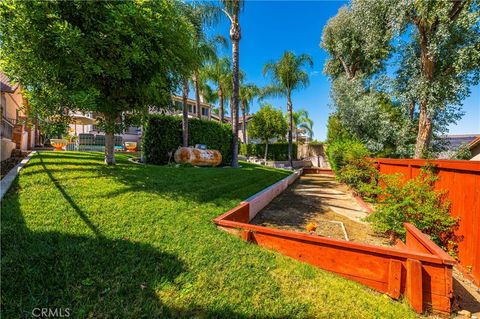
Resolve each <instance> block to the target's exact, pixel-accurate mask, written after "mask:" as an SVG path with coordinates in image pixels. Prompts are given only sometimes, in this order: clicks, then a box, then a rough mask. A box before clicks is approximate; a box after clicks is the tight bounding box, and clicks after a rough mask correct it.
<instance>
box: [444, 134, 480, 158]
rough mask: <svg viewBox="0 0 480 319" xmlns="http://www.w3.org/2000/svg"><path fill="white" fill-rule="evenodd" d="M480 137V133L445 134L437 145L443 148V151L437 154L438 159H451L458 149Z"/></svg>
mask: <svg viewBox="0 0 480 319" xmlns="http://www.w3.org/2000/svg"><path fill="white" fill-rule="evenodd" d="M478 137H480V134H460V135H444V136H441V137H440V138H439V139H438V140H437V141H436V143H437V145H438V146H439V147H441V148H442V149H443V151H441V152H439V153H438V154H437V156H436V157H437V158H438V159H451V158H454V157H455V156H456V154H457V152H458V150H459V149H460V148H461V147H462V146H464V145H469V144H470V143H471V142H473V141H474V140H475V139H477V138H478Z"/></svg>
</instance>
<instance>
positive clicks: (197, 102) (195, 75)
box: [193, 71, 202, 119]
mask: <svg viewBox="0 0 480 319" xmlns="http://www.w3.org/2000/svg"><path fill="white" fill-rule="evenodd" d="M193 85H194V87H195V107H196V108H197V117H198V118H199V119H201V118H202V108H201V106H200V89H199V87H198V72H197V71H195V72H194V73H193Z"/></svg>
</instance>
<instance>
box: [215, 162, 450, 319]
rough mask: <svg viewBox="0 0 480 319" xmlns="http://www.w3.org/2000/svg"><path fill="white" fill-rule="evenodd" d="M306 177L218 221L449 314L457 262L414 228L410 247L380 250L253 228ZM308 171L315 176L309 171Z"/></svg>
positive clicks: (419, 307) (283, 182) (413, 303)
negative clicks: (276, 200)
mask: <svg viewBox="0 0 480 319" xmlns="http://www.w3.org/2000/svg"><path fill="white" fill-rule="evenodd" d="M301 173H302V171H301V170H300V171H297V172H296V173H295V174H292V175H290V176H288V177H287V178H285V179H283V180H281V181H280V182H278V183H276V184H274V185H272V186H270V187H268V188H266V189H265V190H263V191H261V192H259V193H257V194H256V195H254V196H252V197H250V198H249V199H247V200H245V201H243V202H241V203H240V204H239V205H238V206H237V207H235V208H233V209H231V210H229V211H228V212H226V213H224V214H222V215H221V216H219V217H217V218H215V219H214V222H215V223H216V224H217V226H218V227H219V228H221V229H223V230H226V231H228V232H229V233H232V234H234V235H237V236H240V237H241V238H242V239H244V240H246V241H249V242H252V243H255V244H257V245H260V246H263V247H265V248H268V249H273V250H276V251H278V252H281V253H283V254H285V255H287V256H290V257H292V258H295V259H298V260H300V261H303V262H306V263H309V264H311V265H314V266H317V267H319V268H322V269H325V270H328V271H331V272H334V273H337V274H339V275H341V276H343V277H346V278H348V279H351V280H354V281H357V282H359V283H362V284H364V285H366V286H368V287H371V288H373V289H375V290H378V291H380V292H383V293H386V294H388V295H389V296H390V297H392V298H394V299H398V298H399V297H400V296H401V295H402V294H404V295H406V297H407V299H408V301H409V303H410V305H411V306H412V307H413V309H415V311H417V312H419V313H421V312H423V311H426V310H433V311H434V312H438V313H444V314H449V313H450V311H451V308H450V301H451V298H452V294H453V286H452V268H453V265H455V263H456V262H455V260H454V259H453V258H451V257H450V256H449V255H448V254H447V253H445V252H444V251H443V250H442V249H440V248H439V247H438V246H437V245H435V244H434V243H433V242H432V241H431V240H430V239H428V237H427V236H426V235H424V234H423V233H421V232H420V231H419V230H418V229H417V228H415V227H414V226H413V225H411V224H408V223H406V224H405V228H406V231H407V240H406V244H403V243H399V244H398V245H397V246H396V247H381V246H374V245H367V244H361V243H355V242H349V241H345V240H336V239H330V238H325V237H320V236H316V235H310V234H305V233H299V232H293V231H286V230H278V229H272V228H267V227H263V226H257V225H251V224H249V221H250V220H252V219H253V218H254V217H255V215H256V214H257V213H258V212H259V211H260V210H261V209H262V208H263V207H265V206H266V205H267V204H268V203H269V202H270V201H271V200H272V199H273V198H274V197H275V196H276V195H278V194H280V193H281V192H282V191H283V190H284V189H285V188H286V187H287V186H288V185H289V184H291V183H293V181H295V179H296V178H297V177H298V176H299V175H300V174H301ZM309 173H311V172H310V171H309Z"/></svg>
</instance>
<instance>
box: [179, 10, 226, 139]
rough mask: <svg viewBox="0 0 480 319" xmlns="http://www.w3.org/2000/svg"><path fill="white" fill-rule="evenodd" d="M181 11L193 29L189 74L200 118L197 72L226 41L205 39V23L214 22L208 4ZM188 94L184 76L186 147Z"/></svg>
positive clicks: (183, 116)
mask: <svg viewBox="0 0 480 319" xmlns="http://www.w3.org/2000/svg"><path fill="white" fill-rule="evenodd" d="M181 8H182V10H183V12H184V14H185V16H186V17H187V18H188V19H189V21H190V24H191V25H192V28H193V31H194V32H193V36H192V43H191V45H192V47H193V52H194V56H193V59H192V65H191V66H190V67H191V69H190V72H191V73H190V74H191V76H192V82H193V87H194V89H195V104H196V109H197V115H198V117H199V118H201V114H202V113H201V106H200V87H199V86H200V83H199V81H200V79H199V77H200V76H199V70H200V69H201V68H202V66H203V65H204V64H205V62H206V61H210V60H213V59H216V45H217V44H218V43H223V44H225V45H226V40H225V39H224V38H223V37H220V36H217V37H215V38H214V39H213V40H211V39H207V37H206V35H205V32H204V30H203V28H204V26H205V24H206V23H213V22H215V21H216V14H215V11H214V10H212V7H211V5H210V4H208V3H207V4H201V3H192V4H187V3H184V4H183V5H182V7H181ZM188 93H189V83H188V77H187V76H186V75H184V79H183V83H182V102H183V110H182V144H183V146H185V147H186V146H188V104H187V98H188Z"/></svg>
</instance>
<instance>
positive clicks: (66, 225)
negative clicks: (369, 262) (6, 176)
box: [1, 152, 415, 318]
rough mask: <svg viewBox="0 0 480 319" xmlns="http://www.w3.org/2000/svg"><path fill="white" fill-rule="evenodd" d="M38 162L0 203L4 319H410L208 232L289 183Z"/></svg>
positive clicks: (215, 171)
mask: <svg viewBox="0 0 480 319" xmlns="http://www.w3.org/2000/svg"><path fill="white" fill-rule="evenodd" d="M117 161H118V164H117V165H116V166H115V167H106V166H104V165H103V164H102V154H99V153H70V152H42V153H38V154H37V155H35V156H34V157H33V158H32V160H31V161H30V163H29V165H28V166H27V167H26V168H25V169H24V170H23V171H22V172H21V174H20V177H19V178H18V179H17V181H16V183H15V184H14V185H13V188H12V189H11V190H10V192H9V193H8V194H7V196H6V197H5V199H4V200H3V201H2V207H1V208H2V210H1V217H2V223H1V237H2V238H1V239H2V243H1V244H2V247H1V248H2V252H1V253H2V260H1V266H2V269H1V270H2V274H1V275H2V285H1V306H2V314H3V317H4V318H19V317H30V316H31V312H32V309H33V308H35V307H50V308H63V309H65V308H70V313H71V314H72V315H71V317H74V318H86V317H87V318H123V317H129V318H154V317H156V318H158V317H161V318H175V317H181V318H184V317H195V318H314V317H318V318H409V317H411V318H413V317H415V314H414V313H413V312H412V311H411V310H410V309H409V307H408V306H407V305H406V303H405V302H394V301H391V300H390V299H388V298H386V297H385V296H383V295H381V294H378V293H375V292H373V291H372V290H370V289H368V288H366V287H364V286H361V285H359V284H356V283H354V282H351V281H348V280H345V279H343V278H341V277H338V276H336V275H334V274H331V273H328V272H325V271H322V270H320V269H316V268H314V267H312V266H309V265H306V264H302V263H300V262H298V261H295V260H293V259H290V258H288V257H285V256H282V255H280V254H278V253H276V252H273V251H268V250H266V249H263V248H261V247H258V246H256V245H253V244H248V243H246V242H243V241H241V240H240V239H238V238H236V237H233V236H231V235H229V234H227V233H225V232H223V231H221V230H218V229H217V228H216V227H215V226H214V224H213V222H212V221H211V220H212V219H213V218H214V217H216V216H218V215H220V214H221V213H223V212H225V211H226V210H228V209H230V208H232V207H234V206H236V205H237V204H238V202H239V201H241V200H242V199H245V198H247V197H249V196H250V195H252V194H254V193H256V192H258V191H260V190H261V189H263V188H265V187H266V186H268V185H270V184H272V183H274V182H275V181H277V180H279V179H281V178H283V177H285V176H287V174H288V173H287V172H286V171H282V170H274V169H270V168H265V167H260V166H254V165H250V164H246V163H243V164H242V165H243V168H242V169H229V168H201V169H200V168H185V167H181V168H175V167H159V166H148V165H147V166H141V165H136V164H132V163H130V162H128V161H127V157H126V156H125V155H117Z"/></svg>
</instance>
